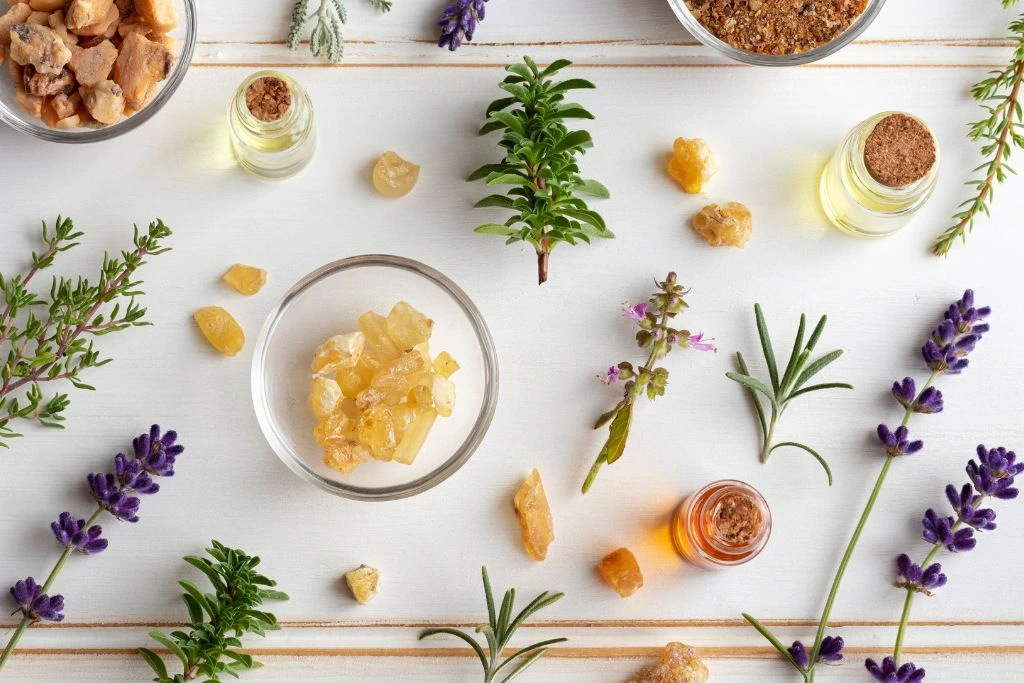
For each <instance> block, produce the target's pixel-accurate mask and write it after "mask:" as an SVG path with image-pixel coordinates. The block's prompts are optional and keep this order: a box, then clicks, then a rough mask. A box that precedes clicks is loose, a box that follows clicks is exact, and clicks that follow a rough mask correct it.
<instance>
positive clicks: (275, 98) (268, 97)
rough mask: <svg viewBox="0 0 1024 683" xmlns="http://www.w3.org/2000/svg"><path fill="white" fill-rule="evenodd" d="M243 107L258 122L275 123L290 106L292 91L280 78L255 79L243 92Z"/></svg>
mask: <svg viewBox="0 0 1024 683" xmlns="http://www.w3.org/2000/svg"><path fill="white" fill-rule="evenodd" d="M245 106H246V107H248V108H249V112H250V113H251V114H252V115H253V116H255V117H256V118H257V119H259V120H260V121H266V122H268V123H269V122H271V121H277V120H279V119H280V118H281V117H282V116H284V115H285V114H286V113H287V112H288V108H289V107H291V106H292V91H291V88H289V87H288V84H287V83H285V82H284V81H283V80H281V79H280V78H274V77H273V76H264V77H263V78H257V79H256V80H255V81H253V82H252V83H250V84H249V87H248V88H246V90H245Z"/></svg>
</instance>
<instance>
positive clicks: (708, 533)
mask: <svg viewBox="0 0 1024 683" xmlns="http://www.w3.org/2000/svg"><path fill="white" fill-rule="evenodd" d="M670 533H671V536H672V543H673V545H675V547H676V551H677V552H678V553H679V554H680V555H682V556H683V558H684V559H686V560H689V561H690V562H692V563H693V564H696V565H698V566H700V567H704V568H707V569H717V568H720V567H730V566H734V565H738V564H744V563H745V562H749V561H750V560H752V559H754V558H755V557H756V556H757V555H758V554H759V553H760V552H761V551H762V550H763V549H764V547H765V545H766V544H767V543H768V538H769V536H771V533H772V515H771V511H770V510H769V509H768V503H767V501H765V499H764V496H762V495H761V494H760V493H758V492H757V490H756V489H755V488H754V487H752V486H750V485H748V484H744V483H743V482H740V481H733V480H729V479H726V480H722V481H716V482H713V483H711V484H708V485H707V486H705V487H704V488H702V489H701V490H699V491H697V492H696V493H694V494H692V495H691V496H689V497H688V498H686V499H685V500H683V502H682V503H680V504H679V507H678V508H676V511H675V514H673V515H672V524H671V528H670Z"/></svg>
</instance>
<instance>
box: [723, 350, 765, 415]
mask: <svg viewBox="0 0 1024 683" xmlns="http://www.w3.org/2000/svg"><path fill="white" fill-rule="evenodd" d="M736 364H737V365H738V366H739V368H740V372H742V373H743V374H744V375H747V376H750V369H749V368H747V362H746V361H745V360H743V354H742V353H740V352H739V351H737V352H736ZM726 376H728V375H726ZM748 388H749V387H748ZM750 398H751V399H752V400H753V401H754V410H756V411H757V420H758V422H760V423H761V432H762V433H764V432H767V431H768V421H767V419H766V418H765V415H764V407H763V406H762V405H761V399H760V398H759V397H758V395H757V392H756V391H755V390H753V389H750Z"/></svg>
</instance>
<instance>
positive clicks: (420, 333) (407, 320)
mask: <svg viewBox="0 0 1024 683" xmlns="http://www.w3.org/2000/svg"><path fill="white" fill-rule="evenodd" d="M385 324H386V328H387V333H388V336H389V337H391V339H392V340H394V342H395V344H397V345H398V348H400V349H403V350H405V349H411V348H413V347H415V346H417V345H418V344H423V343H424V342H426V341H427V340H428V339H430V334H431V331H432V330H433V329H434V321H433V320H431V319H430V318H428V317H427V316H425V315H423V314H422V313H420V312H419V311H417V310H416V309H415V308H413V307H412V306H411V305H409V304H407V303H406V302H404V301H399V302H398V303H397V304H395V305H394V306H392V307H391V312H390V313H388V318H387V322H386V323H385Z"/></svg>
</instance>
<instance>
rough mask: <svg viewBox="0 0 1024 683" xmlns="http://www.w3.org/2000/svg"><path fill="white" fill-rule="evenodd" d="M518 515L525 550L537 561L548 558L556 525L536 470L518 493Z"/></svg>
mask: <svg viewBox="0 0 1024 683" xmlns="http://www.w3.org/2000/svg"><path fill="white" fill-rule="evenodd" d="M513 503H514V505H515V509H516V514H517V515H518V516H519V524H521V525H522V527H523V548H524V549H525V550H526V554H527V555H529V556H530V557H532V558H533V559H535V560H537V561H542V560H544V559H545V558H546V557H547V556H548V546H550V545H551V542H552V541H554V540H555V525H554V522H553V521H552V519H551V506H550V505H548V497H547V495H546V494H545V493H544V483H543V482H542V481H541V480H540V472H538V471H537V470H536V469H534V470H533V472H531V473H530V476H528V477H527V478H526V481H524V482H523V483H522V485H521V486H520V487H519V490H518V491H516V495H515V499H514V500H513Z"/></svg>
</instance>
